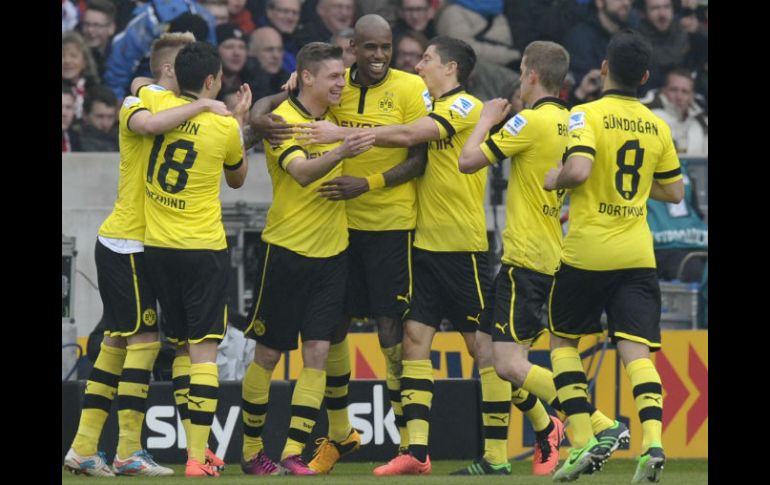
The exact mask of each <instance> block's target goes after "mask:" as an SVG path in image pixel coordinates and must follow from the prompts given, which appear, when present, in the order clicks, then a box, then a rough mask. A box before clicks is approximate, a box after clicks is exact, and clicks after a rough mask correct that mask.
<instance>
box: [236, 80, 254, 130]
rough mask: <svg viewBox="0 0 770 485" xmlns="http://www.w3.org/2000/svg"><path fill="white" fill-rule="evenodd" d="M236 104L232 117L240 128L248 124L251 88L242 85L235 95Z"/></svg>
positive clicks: (244, 84)
mask: <svg viewBox="0 0 770 485" xmlns="http://www.w3.org/2000/svg"><path fill="white" fill-rule="evenodd" d="M236 99H237V102H236V103H235V106H234V107H233V116H234V117H235V119H236V120H238V123H240V125H241V126H244V125H246V124H248V122H249V109H250V108H251V88H250V87H249V85H248V84H246V83H243V84H241V87H240V88H238V93H236Z"/></svg>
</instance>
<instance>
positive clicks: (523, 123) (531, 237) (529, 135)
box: [480, 97, 569, 275]
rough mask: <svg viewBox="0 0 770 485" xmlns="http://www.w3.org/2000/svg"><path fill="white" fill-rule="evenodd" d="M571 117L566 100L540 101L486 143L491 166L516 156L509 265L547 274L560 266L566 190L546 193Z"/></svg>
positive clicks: (506, 236)
mask: <svg viewBox="0 0 770 485" xmlns="http://www.w3.org/2000/svg"><path fill="white" fill-rule="evenodd" d="M568 117H569V111H568V110H567V107H566V105H565V104H564V102H563V101H562V100H560V99H559V98H552V97H545V98H541V99H539V100H538V101H537V102H536V103H535V104H534V106H532V109H525V110H522V111H521V112H520V113H518V114H517V115H515V116H514V117H513V118H511V119H509V120H508V121H507V122H506V123H505V124H504V125H503V126H502V127H501V128H500V130H499V131H497V132H495V133H490V135H489V136H488V137H487V139H486V140H485V141H484V143H482V144H481V147H480V148H481V151H482V152H483V153H484V156H486V157H487V160H489V162H490V163H499V162H501V161H502V160H504V159H505V158H507V157H511V173H510V176H509V177H508V196H507V197H508V201H507V203H506V207H505V219H506V220H505V231H504V232H503V248H504V251H503V258H502V259H503V262H504V263H505V264H509V265H511V266H517V267H521V268H527V269H531V270H533V271H537V272H538V273H544V274H548V275H552V274H554V272H556V268H557V267H558V266H559V258H560V257H561V223H560V222H559V217H560V215H561V205H562V202H563V200H564V191H561V190H560V191H552V192H549V191H546V190H545V189H543V180H544V179H545V174H546V172H548V170H549V169H552V168H557V167H558V166H559V161H561V159H562V157H563V156H564V151H565V149H566V147H567V118H568Z"/></svg>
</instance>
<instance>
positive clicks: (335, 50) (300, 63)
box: [297, 42, 342, 86]
mask: <svg viewBox="0 0 770 485" xmlns="http://www.w3.org/2000/svg"><path fill="white" fill-rule="evenodd" d="M329 59H337V60H339V61H341V60H342V47H340V46H338V45H331V44H327V43H326V42H311V43H309V44H305V45H304V46H303V47H302V49H300V50H299V52H298V53H297V74H298V76H297V79H298V80H299V84H300V86H302V71H304V70H305V69H307V70H308V71H310V72H311V73H312V74H316V73H317V72H318V65H319V64H320V63H321V62H323V61H326V60H329Z"/></svg>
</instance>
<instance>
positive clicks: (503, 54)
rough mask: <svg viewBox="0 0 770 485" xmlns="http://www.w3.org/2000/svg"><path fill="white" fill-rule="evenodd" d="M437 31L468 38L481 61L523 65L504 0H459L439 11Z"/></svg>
mask: <svg viewBox="0 0 770 485" xmlns="http://www.w3.org/2000/svg"><path fill="white" fill-rule="evenodd" d="M436 33H437V34H438V35H447V36H450V37H456V38H458V39H462V40H464V41H465V42H467V43H468V44H469V45H470V46H471V47H473V50H474V51H475V52H476V55H477V56H478V58H479V60H480V61H487V62H492V63H495V64H499V65H501V66H507V67H510V68H512V69H518V67H519V66H518V65H519V61H520V60H521V51H519V50H518V49H516V48H514V47H513V35H512V33H511V27H510V26H509V25H508V20H507V19H506V18H505V16H503V2H502V0H497V1H495V0H489V1H480V0H456V1H455V3H453V4H451V5H449V6H447V7H446V8H444V10H442V11H441V13H439V17H438V19H437V20H436Z"/></svg>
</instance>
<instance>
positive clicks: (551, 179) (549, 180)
mask: <svg viewBox="0 0 770 485" xmlns="http://www.w3.org/2000/svg"><path fill="white" fill-rule="evenodd" d="M560 173H561V167H559V168H552V169H550V170H548V172H547V173H546V174H545V181H544V182H543V188H544V189H545V190H549V191H550V190H556V179H558V178H559V174H560Z"/></svg>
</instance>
